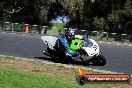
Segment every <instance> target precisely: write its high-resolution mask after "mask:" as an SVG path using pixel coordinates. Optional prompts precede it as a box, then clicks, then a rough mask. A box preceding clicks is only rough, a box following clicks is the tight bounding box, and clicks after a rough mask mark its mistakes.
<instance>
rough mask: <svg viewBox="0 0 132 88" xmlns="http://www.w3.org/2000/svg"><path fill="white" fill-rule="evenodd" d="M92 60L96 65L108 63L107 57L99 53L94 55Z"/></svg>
mask: <svg viewBox="0 0 132 88" xmlns="http://www.w3.org/2000/svg"><path fill="white" fill-rule="evenodd" d="M90 62H92V63H93V65H94V66H104V65H105V64H106V59H105V57H104V56H103V55H101V54H99V55H95V56H93V57H92V58H91V60H90Z"/></svg>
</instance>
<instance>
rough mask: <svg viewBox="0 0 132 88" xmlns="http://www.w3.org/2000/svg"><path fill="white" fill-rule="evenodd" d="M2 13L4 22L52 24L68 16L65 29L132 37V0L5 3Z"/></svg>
mask: <svg viewBox="0 0 132 88" xmlns="http://www.w3.org/2000/svg"><path fill="white" fill-rule="evenodd" d="M0 13H1V14H0V19H1V20H2V21H11V22H18V23H29V24H37V25H49V24H50V21H51V20H52V19H55V18H57V17H58V16H67V17H68V18H69V20H70V21H69V22H68V23H67V24H66V25H65V27H75V28H77V29H78V30H79V29H81V30H82V29H84V30H89V31H93V30H97V31H106V32H116V33H119V34H121V33H127V34H132V30H131V28H132V1H131V0H33V1H31V0H3V1H0ZM62 20H63V19H62Z"/></svg>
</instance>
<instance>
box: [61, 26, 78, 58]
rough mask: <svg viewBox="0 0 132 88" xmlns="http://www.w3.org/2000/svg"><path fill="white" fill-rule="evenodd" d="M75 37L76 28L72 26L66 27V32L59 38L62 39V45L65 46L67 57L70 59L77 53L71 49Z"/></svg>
mask: <svg viewBox="0 0 132 88" xmlns="http://www.w3.org/2000/svg"><path fill="white" fill-rule="evenodd" d="M74 37H75V29H72V28H67V29H65V31H64V34H63V35H61V36H60V37H59V40H60V41H61V43H62V45H63V46H64V47H65V51H66V57H67V58H68V59H70V60H72V55H75V54H76V52H75V51H73V50H71V49H70V47H69V45H70V43H71V41H72V39H73V38H74Z"/></svg>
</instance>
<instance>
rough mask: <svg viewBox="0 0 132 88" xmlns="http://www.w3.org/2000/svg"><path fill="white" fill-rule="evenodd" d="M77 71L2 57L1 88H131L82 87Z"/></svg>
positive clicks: (109, 87) (111, 86)
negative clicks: (76, 75)
mask: <svg viewBox="0 0 132 88" xmlns="http://www.w3.org/2000/svg"><path fill="white" fill-rule="evenodd" d="M75 70H76V69H70V68H66V67H64V66H59V65H48V64H43V63H41V62H37V61H23V60H16V59H14V58H9V57H8V58H3V57H2V58H1V57H0V88H124V87H126V88H131V86H130V85H127V84H126V85H117V84H85V85H84V86H81V85H78V84H77V83H76V80H75V79H76V78H75V76H74V75H75V73H74V71H75ZM88 72H89V73H93V72H92V71H88ZM95 73H96V72H95Z"/></svg>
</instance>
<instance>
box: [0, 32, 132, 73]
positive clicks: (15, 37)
mask: <svg viewBox="0 0 132 88" xmlns="http://www.w3.org/2000/svg"><path fill="white" fill-rule="evenodd" d="M41 36H42V35H32V34H25V33H14V32H12V33H7V32H0V54H1V55H11V56H16V57H23V58H31V59H32V58H34V59H43V60H45V59H44V58H43V57H45V56H44V55H43V54H42V53H41V51H42V49H45V45H44V44H43V42H42V41H41V39H40V37H41ZM99 45H100V52H101V53H102V54H103V55H104V56H105V57H106V59H107V64H106V65H105V66H86V67H87V68H95V69H99V70H106V71H113V72H119V73H126V74H130V75H132V47H130V46H126V45H115V44H107V43H99ZM47 61H48V60H47Z"/></svg>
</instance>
